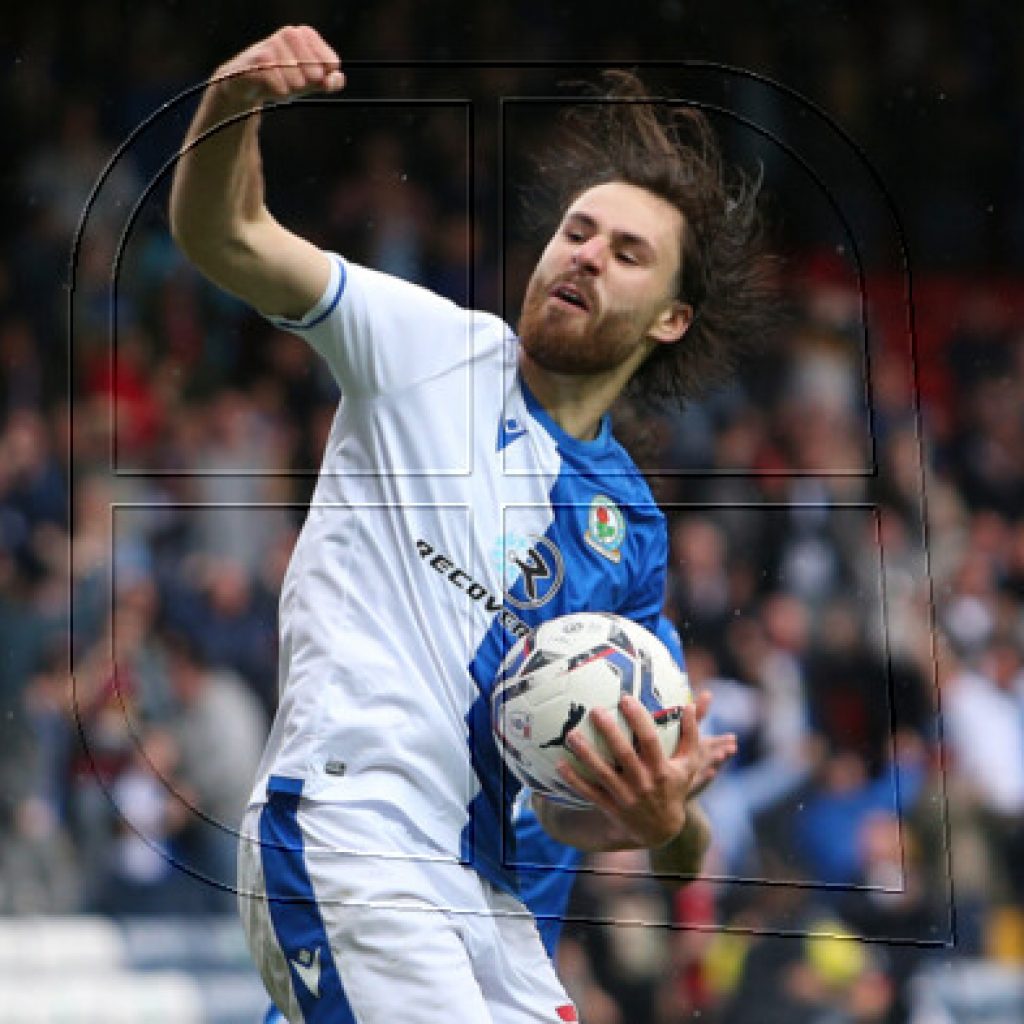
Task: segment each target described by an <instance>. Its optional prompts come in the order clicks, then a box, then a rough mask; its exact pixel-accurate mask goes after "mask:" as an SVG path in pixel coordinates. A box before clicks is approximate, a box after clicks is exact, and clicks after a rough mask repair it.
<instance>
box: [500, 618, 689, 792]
mask: <svg viewBox="0 0 1024 1024" xmlns="http://www.w3.org/2000/svg"><path fill="white" fill-rule="evenodd" d="M623 694H632V695H633V696H634V697H636V698H637V699H638V700H639V701H640V702H641V704H643V706H644V707H645V708H647V710H648V711H649V712H650V713H651V716H652V717H653V718H654V721H655V725H656V726H657V730H658V738H659V740H660V742H661V745H662V748H663V749H664V750H665V753H666V754H668V755H671V754H672V753H673V752H674V751H675V749H676V746H677V744H678V741H679V724H680V718H681V716H682V709H683V708H684V707H685V706H686V705H687V704H689V703H691V701H692V700H693V696H692V694H691V692H690V686H689V683H688V681H687V678H686V673H685V672H683V671H682V670H681V669H680V668H679V666H678V665H677V664H676V663H675V661H674V660H673V658H672V655H671V654H669V652H668V649H667V648H666V647H665V645H664V644H663V643H662V642H661V641H660V640H659V639H658V638H657V637H656V636H654V634H653V633H651V632H649V631H648V630H646V629H644V628H643V627H642V626H639V625H637V624H636V623H635V622H632V621H630V620H629V619H625V618H622V617H621V616H618V615H612V614H610V613H606V612H578V613H576V614H573V615H564V616H562V617H561V618H557V619H552V620H551V621H550V622H545V623H544V624H543V625H541V626H540V627H539V628H538V629H537V630H535V631H534V632H533V633H531V634H530V635H528V636H526V637H524V638H523V639H521V640H520V641H519V642H518V643H517V644H516V645H515V646H514V647H513V648H512V649H511V650H510V651H509V653H508V655H507V657H506V658H505V660H504V661H503V662H502V665H501V668H500V669H499V670H498V677H497V681H496V683H495V688H494V692H493V695H492V697H491V724H492V727H493V729H494V735H495V739H496V741H497V744H498V748H499V749H500V750H501V752H502V756H503V757H504V758H505V763H506V764H507V765H508V767H509V769H510V770H511V771H512V773H513V774H514V775H515V776H516V778H518V779H519V781H520V782H522V783H523V785H524V786H529V787H530V788H531V789H533V790H534V791H535V792H537V793H540V794H541V795H542V796H545V797H548V798H549V799H552V800H557V801H559V802H561V803H566V804H570V805H573V806H580V807H586V806H588V804H587V801H585V800H584V799H583V798H582V797H581V796H579V794H577V793H576V792H575V791H574V790H572V789H571V788H570V787H569V786H568V785H566V783H565V782H563V781H562V779H561V777H560V776H559V774H558V771H557V766H558V764H559V762H560V761H562V760H567V761H569V762H570V763H571V764H572V765H573V767H575V768H576V770H577V771H578V772H580V774H581V775H583V776H584V777H587V778H589V777H591V773H590V772H589V771H588V769H587V768H586V766H585V765H583V764H582V763H581V762H580V761H579V760H578V759H577V758H576V757H575V756H574V755H573V753H572V752H571V751H570V750H569V748H568V747H567V746H566V738H567V737H568V735H569V733H570V732H571V731H572V730H573V729H576V728H579V729H580V730H581V733H582V735H583V736H584V737H585V738H586V739H587V740H589V741H590V742H591V743H592V744H593V745H594V746H595V747H596V749H598V750H599V751H600V752H601V754H602V755H603V756H604V757H605V758H606V759H607V760H609V761H610V760H611V758H610V757H609V752H608V748H607V745H606V744H605V741H604V738H603V737H602V736H601V735H600V733H598V732H597V731H596V730H595V729H594V728H593V727H592V725H591V723H590V721H589V713H590V711H591V709H592V708H596V707H604V708H607V709H609V710H610V711H612V712H613V713H614V714H616V715H617V716H618V725H619V727H620V728H621V729H622V730H623V732H624V733H625V734H626V735H627V736H631V735H632V731H631V729H630V727H629V725H628V724H627V722H626V720H625V718H624V717H623V716H622V714H621V713H620V712H619V710H618V705H619V701H620V699H621V698H622V696H623Z"/></svg>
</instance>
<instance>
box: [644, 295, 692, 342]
mask: <svg viewBox="0 0 1024 1024" xmlns="http://www.w3.org/2000/svg"><path fill="white" fill-rule="evenodd" d="M692 323H693V306H691V305H690V304H689V303H688V302H681V301H680V300H679V299H673V301H672V302H670V303H669V304H668V305H667V306H666V307H665V308H664V309H663V310H662V311H661V312H660V313H659V314H658V315H657V316H656V317H655V318H654V322H653V323H652V324H651V326H650V327H649V328H648V331H647V337H649V338H651V339H652V340H654V341H656V342H657V343H658V344H659V345H671V344H672V343H673V342H676V341H678V340H679V339H680V338H681V337H682V336H683V335H684V334H685V333H686V332H687V331H688V330H689V329H690V324H692Z"/></svg>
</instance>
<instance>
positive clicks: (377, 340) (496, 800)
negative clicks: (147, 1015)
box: [252, 257, 667, 892]
mask: <svg viewBox="0 0 1024 1024" xmlns="http://www.w3.org/2000/svg"><path fill="white" fill-rule="evenodd" d="M331 266H332V272H331V279H330V282H329V284H328V287H327V289H326V291H325V293H324V295H323V297H322V298H321V300H320V302H319V303H317V305H316V306H315V307H314V308H313V309H312V310H311V311H310V312H309V313H308V314H307V315H306V317H304V318H303V320H302V321H299V322H288V321H275V322H276V323H277V324H278V325H279V326H281V327H283V328H285V329H288V330H291V331H294V332H295V333H297V334H299V335H301V336H302V337H304V338H306V339H307V340H308V341H309V343H310V344H311V345H312V346H313V347H314V348H315V349H316V350H317V351H318V352H319V353H320V354H321V355H322V356H323V358H324V359H325V360H326V361H327V363H328V365H329V366H330V369H331V371H332V373H333V375H334V377H335V379H336V380H337V382H338V385H339V387H340V389H341V395H342V397H341V401H340V403H339V406H338V409H337V412H336V414H335V417H334V422H333V425H332V428H331V431H330V435H329V438H328V442H327V446H326V451H325V453H324V458H323V463H322V466H321V471H320V476H319V479H318V481H317V485H316V489H315V492H314V495H313V498H312V502H311V504H310V509H309V514H308V517H307V519H306V522H305V524H304V526H303V529H302V532H301V535H300V537H299V540H298V543H297V544H296V548H295V551H294V554H293V556H292V560H291V563H290V565H289V568H288V572H287V574H286V577H285V580H284V583H283V586H282V593H281V604H280V633H281V645H280V647H281V652H280V657H281V662H280V699H279V708H278V712H277V716H276V718H275V721H274V725H273V728H272V730H271V735H270V738H269V741H268V745H267V749H266V752H265V754H264V758H263V762H262V764H261V767H260V772H259V776H258V779H257V782H256V786H255V788H254V791H253V798H252V799H253V803H254V804H256V805H258V804H262V803H263V802H264V801H265V800H266V799H267V797H268V794H271V793H274V792H283V793H287V794H294V793H296V792H300V793H301V796H302V797H303V799H306V800H311V801H330V802H332V803H336V804H342V805H347V806H348V807H350V808H352V809H353V810H357V809H359V808H364V807H365V808H368V809H372V808H374V807H380V806H387V807H388V808H389V809H390V811H389V813H391V814H397V815H399V816H400V817H401V818H402V819H403V824H404V825H405V826H406V827H407V828H408V830H410V832H411V833H414V834H416V835H419V836H421V837H422V841H423V845H424V850H425V851H429V852H430V853H432V854H435V855H439V856H442V857H451V858H452V859H459V860H462V861H463V862H466V863H469V864H472V865H473V866H474V867H475V868H476V870H477V871H478V872H479V873H480V874H481V875H482V876H483V877H484V878H486V879H488V880H489V881H491V882H492V883H493V884H495V885H497V886H498V887H499V888H502V889H505V890H506V891H510V892H514V891H515V890H516V888H517V883H516V877H515V871H514V867H513V865H514V864H515V863H516V861H517V860H518V858H517V856H516V853H515V837H514V831H513V829H512V827H511V810H512V804H513V799H514V797H515V793H516V790H517V788H518V784H517V783H516V782H515V780H514V779H513V778H512V776H511V775H510V774H508V773H507V772H505V771H504V770H503V766H502V763H501V758H500V755H499V753H498V750H497V748H496V746H495V744H494V741H493V738H492V734H491V727H490V716H489V713H488V705H489V697H490V691H491V687H492V685H493V680H494V676H495V672H496V669H497V667H498V665H499V663H500V662H501V660H502V658H503V657H504V654H505V652H506V651H507V650H508V648H509V647H510V646H511V645H512V644H513V643H514V642H515V641H516V640H517V639H518V637H519V636H521V635H523V633H524V632H525V631H526V630H528V629H530V628H532V627H535V626H536V625H537V624H539V623H540V622H542V621H544V620H546V619H549V618H552V617H555V616H558V615H563V614H566V613H569V612H574V611H581V610H588V609H589V610H605V611H612V612H617V613H619V614H622V615H626V616H628V617H630V618H633V619H635V620H636V621H637V622H639V623H641V624H642V625H644V626H646V627H648V628H649V629H654V628H655V627H656V625H657V621H658V615H659V612H660V609H661V605H662V601H663V595H664V573H665V563H666V555H667V546H666V531H665V522H664V517H663V516H662V514H661V512H660V510H659V509H658V507H657V505H656V503H655V502H654V500H653V498H652V496H651V494H650V491H649V490H648V487H647V484H646V482H645V481H644V480H643V478H642V476H641V475H640V473H639V472H638V471H637V469H636V468H635V466H634V465H633V463H632V461H631V460H630V458H629V456H628V455H627V454H626V452H625V451H624V450H623V448H622V447H621V446H620V445H619V444H618V443H617V442H616V441H615V440H614V438H613V437H612V436H611V433H610V429H609V425H608V422H607V419H606V420H605V421H604V422H603V423H602V425H601V428H600V431H599V434H598V436H597V437H596V438H595V439H594V440H592V441H580V440H577V439H575V438H573V437H571V436H569V435H568V434H566V433H565V432H564V431H562V430H561V429H560V428H559V427H558V425H557V424H556V423H555V422H554V421H553V420H552V419H551V418H550V416H548V415H547V413H546V412H545V411H544V410H543V408H541V406H540V405H539V403H538V402H537V401H536V399H535V398H534V397H533V396H532V395H531V394H530V392H529V391H528V389H527V388H526V386H525V383H524V382H523V380H522V379H521V377H520V376H519V374H518V372H517V355H518V341H517V339H516V337H515V335H514V334H513V332H512V331H511V329H510V328H509V327H508V326H507V325H506V324H505V323H503V322H502V321H501V320H500V319H499V318H497V317H495V316H492V315H490V314H487V313H480V312H473V311H467V310H464V309H461V308H459V307H457V306H455V305H454V304H452V303H450V302H448V301H446V300H444V299H442V298H440V297H438V296H437V295H434V294H433V293H431V292H429V291H426V290H425V289H422V288H419V287H417V286H414V285H411V284H409V283H407V282H404V281H401V280H399V279H396V278H393V277H390V276H388V275H385V274H381V273H379V272H376V271H373V270H369V269H367V268H365V267H361V266H358V265H356V264H353V263H350V262H347V261H342V260H341V259H340V258H337V257H332V259H331Z"/></svg>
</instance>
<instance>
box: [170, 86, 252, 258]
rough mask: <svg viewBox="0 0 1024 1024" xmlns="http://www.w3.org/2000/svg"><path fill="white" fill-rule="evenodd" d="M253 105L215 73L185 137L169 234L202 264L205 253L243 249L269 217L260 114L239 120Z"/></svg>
mask: <svg viewBox="0 0 1024 1024" xmlns="http://www.w3.org/2000/svg"><path fill="white" fill-rule="evenodd" d="M253 106H254V104H253V102H251V101H247V100H243V99H242V98H241V97H240V96H239V95H238V94H237V92H236V93H234V94H233V93H230V92H229V91H228V90H227V89H225V87H224V86H223V85H222V84H219V83H218V82H217V75H216V74H215V75H214V77H213V78H212V79H211V82H210V85H208V86H207V89H206V92H205V93H204V94H203V98H202V101H201V102H200V105H199V109H198V111H197V112H196V115H195V117H194V118H193V120H192V124H191V126H190V127H189V131H188V134H187V136H186V137H185V142H184V145H183V147H182V155H181V157H180V159H179V160H178V165H177V167H176V169H175V173H174V179H173V182H172V184H171V201H170V220H171V232H172V234H173V235H174V239H175V241H176V242H177V243H178V245H179V246H181V248H182V250H183V251H184V252H185V253H186V254H187V255H188V257H189V258H190V259H191V260H193V261H194V262H196V263H199V264H200V265H202V263H203V262H204V260H203V257H204V254H205V253H206V252H210V251H215V252H218V253H220V252H223V250H224V249H225V248H226V247H239V248H242V247H244V245H245V238H246V233H247V231H248V230H250V229H251V228H252V227H253V226H254V225H256V224H258V223H259V221H260V220H261V219H263V218H269V214H267V212H266V208H265V206H264V202H263V169H262V164H261V160H260V152H259V137H258V133H259V122H260V114H259V112H258V110H256V111H253V112H252V113H250V114H249V116H245V117H239V115H244V114H245V113H246V112H247V111H252V110H253ZM233 118H238V119H237V120H232V119H233ZM207 133H209V134H207Z"/></svg>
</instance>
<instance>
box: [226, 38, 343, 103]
mask: <svg viewBox="0 0 1024 1024" xmlns="http://www.w3.org/2000/svg"><path fill="white" fill-rule="evenodd" d="M340 67H341V60H340V58H339V57H338V55H337V54H336V53H335V52H334V50H333V49H332V48H331V47H330V46H328V44H327V43H326V42H325V41H324V39H323V37H322V36H321V35H320V33H319V32H317V31H316V29H313V28H310V27H309V26H308V25H289V26H286V27H285V28H281V29H278V30H277V31H276V32H275V33H274V34H273V35H271V36H267V38H266V39H261V40H260V41H259V42H258V43H254V44H253V45H252V46H250V47H249V48H248V49H246V50H243V51H242V52H241V53H240V54H238V55H237V56H235V57H232V58H231V60H229V61H228V62H227V63H225V64H222V65H221V66H220V67H219V68H218V69H217V71H216V72H215V73H214V75H213V77H212V79H211V82H215V83H217V86H216V88H217V90H218V92H220V93H221V95H222V96H223V97H224V98H225V99H229V100H231V101H233V102H235V103H241V104H256V103H263V102H265V101H266V100H275V99H288V98H289V97H292V96H298V95H300V94H302V93H307V92H311V91H314V90H317V89H319V90H323V91H324V92H337V91H338V90H339V89H341V88H343V87H344V85H345V75H344V74H343V73H342V72H341V70H340Z"/></svg>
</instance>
